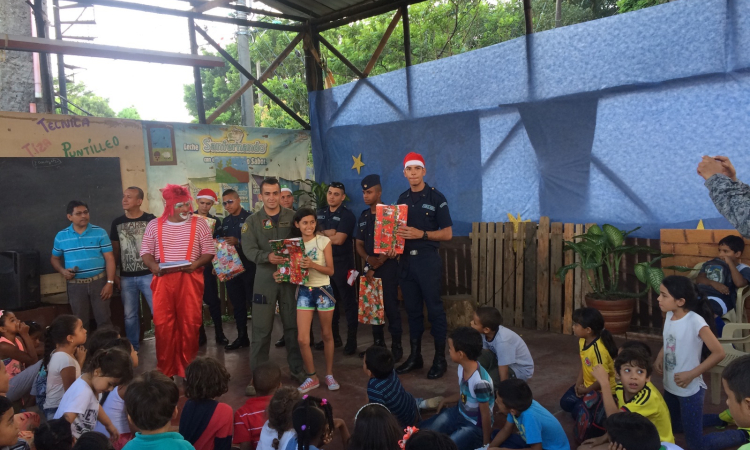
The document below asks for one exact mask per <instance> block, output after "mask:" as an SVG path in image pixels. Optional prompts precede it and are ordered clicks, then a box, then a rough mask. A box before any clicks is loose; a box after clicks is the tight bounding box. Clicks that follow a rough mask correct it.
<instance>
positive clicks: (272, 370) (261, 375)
mask: <svg viewBox="0 0 750 450" xmlns="http://www.w3.org/2000/svg"><path fill="white" fill-rule="evenodd" d="M253 386H254V387H255V392H256V393H257V395H258V396H257V397H250V398H249V399H247V401H246V402H245V404H244V405H242V406H241V407H240V409H238V410H237V412H235V413H234V441H233V442H234V443H235V444H240V445H242V446H243V447H242V448H243V449H244V448H245V447H246V446H245V445H244V444H245V443H249V444H250V447H249V448H251V449H254V448H255V447H256V446H257V445H258V441H259V440H260V433H261V430H262V428H263V424H264V423H265V422H266V408H268V403H269V402H270V401H271V396H273V394H274V393H275V392H276V390H277V389H278V388H279V387H281V369H280V368H279V366H278V365H277V364H275V363H273V362H270V361H266V362H264V363H262V364H258V366H257V367H255V369H254V370H253Z"/></svg>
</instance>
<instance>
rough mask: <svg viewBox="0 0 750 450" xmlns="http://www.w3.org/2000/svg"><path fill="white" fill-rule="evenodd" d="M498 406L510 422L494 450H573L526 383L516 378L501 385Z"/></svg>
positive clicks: (552, 417) (498, 390)
mask: <svg viewBox="0 0 750 450" xmlns="http://www.w3.org/2000/svg"><path fill="white" fill-rule="evenodd" d="M496 404H497V406H498V410H499V411H500V413H501V414H507V415H508V420H507V422H505V426H504V427H503V428H502V429H501V430H500V431H499V432H498V433H497V435H496V436H495V437H494V439H492V443H490V448H491V449H492V448H531V449H533V450H542V449H544V450H570V444H569V443H568V437H567V436H566V435H565V431H563V428H562V425H560V422H559V421H558V420H557V419H556V418H555V416H553V415H552V413H550V412H549V411H547V410H546V409H544V407H543V406H542V405H540V404H539V403H538V402H537V401H536V400H534V398H533V395H532V393H531V389H530V388H529V385H528V384H526V382H525V381H523V380H518V379H515V380H505V381H503V382H502V383H500V384H499V385H498V387H497V403H496ZM461 448H463V447H461Z"/></svg>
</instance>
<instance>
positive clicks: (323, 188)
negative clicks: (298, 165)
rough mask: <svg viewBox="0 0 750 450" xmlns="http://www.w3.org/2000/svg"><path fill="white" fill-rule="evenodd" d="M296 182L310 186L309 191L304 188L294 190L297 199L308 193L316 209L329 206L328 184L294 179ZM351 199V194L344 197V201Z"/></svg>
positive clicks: (293, 193)
mask: <svg viewBox="0 0 750 450" xmlns="http://www.w3.org/2000/svg"><path fill="white" fill-rule="evenodd" d="M294 182H295V183H299V184H304V185H306V186H308V187H309V188H310V190H309V191H307V190H304V189H298V190H296V191H294V192H292V195H293V196H294V198H295V199H296V200H299V197H300V195H308V196H310V198H311V199H312V203H313V204H312V206H313V207H315V209H316V210H318V209H323V208H325V207H327V206H328V199H327V195H328V184H327V183H325V182H323V181H321V182H320V183H318V182H317V181H314V180H294ZM349 200H351V199H350V198H349V196H348V195H347V196H346V197H345V198H344V201H349Z"/></svg>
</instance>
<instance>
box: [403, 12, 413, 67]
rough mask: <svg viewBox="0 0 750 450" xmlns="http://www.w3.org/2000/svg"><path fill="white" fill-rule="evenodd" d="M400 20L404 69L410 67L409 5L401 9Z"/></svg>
mask: <svg viewBox="0 0 750 450" xmlns="http://www.w3.org/2000/svg"><path fill="white" fill-rule="evenodd" d="M401 20H402V21H403V23H404V59H405V60H406V67H409V66H411V25H409V5H404V6H402V7H401Z"/></svg>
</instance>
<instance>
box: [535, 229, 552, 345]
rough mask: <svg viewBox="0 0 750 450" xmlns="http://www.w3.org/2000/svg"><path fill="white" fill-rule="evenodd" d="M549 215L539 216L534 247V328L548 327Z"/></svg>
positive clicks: (544, 329) (542, 328)
mask: <svg viewBox="0 0 750 450" xmlns="http://www.w3.org/2000/svg"><path fill="white" fill-rule="evenodd" d="M548 320H549V217H540V218H539V229H538V230H537V247H536V329H537V330H543V331H547V329H549V323H548Z"/></svg>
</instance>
